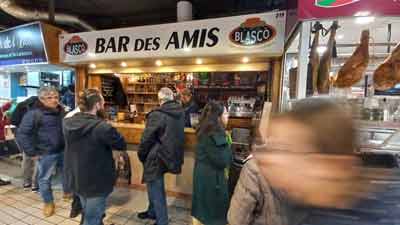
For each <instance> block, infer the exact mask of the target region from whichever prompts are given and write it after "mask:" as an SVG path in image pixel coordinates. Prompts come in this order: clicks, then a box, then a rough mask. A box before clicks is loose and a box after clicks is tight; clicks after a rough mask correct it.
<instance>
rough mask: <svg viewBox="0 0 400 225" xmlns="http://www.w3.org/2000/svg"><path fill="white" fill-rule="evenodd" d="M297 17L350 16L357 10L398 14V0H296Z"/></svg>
mask: <svg viewBox="0 0 400 225" xmlns="http://www.w3.org/2000/svg"><path fill="white" fill-rule="evenodd" d="M298 9H299V19H301V20H308V19H325V18H326V19H328V18H337V17H351V16H354V15H355V14H356V13H358V12H366V11H367V12H370V13H371V14H372V15H375V16H398V15H400V1H399V0H298Z"/></svg>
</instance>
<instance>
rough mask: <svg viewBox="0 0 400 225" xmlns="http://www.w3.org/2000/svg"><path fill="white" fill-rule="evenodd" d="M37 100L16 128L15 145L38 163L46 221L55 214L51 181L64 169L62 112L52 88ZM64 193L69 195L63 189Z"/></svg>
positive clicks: (54, 90)
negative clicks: (55, 171) (33, 107)
mask: <svg viewBox="0 0 400 225" xmlns="http://www.w3.org/2000/svg"><path fill="white" fill-rule="evenodd" d="M38 97H39V102H38V103H37V104H38V105H37V107H35V109H32V110H30V111H28V112H27V113H26V114H25V115H24V117H23V119H22V121H21V123H20V125H19V127H18V132H17V141H18V144H19V145H21V149H23V151H24V153H25V154H26V155H27V156H29V157H33V158H36V159H37V160H38V162H37V163H38V181H39V192H40V195H41V196H42V199H43V201H44V203H45V205H44V208H43V214H44V216H46V217H49V216H52V215H53V214H54V211H55V205H54V197H53V193H52V190H51V178H52V176H53V174H54V170H55V169H60V170H59V171H62V168H63V151H64V137H63V133H62V118H63V117H64V111H63V108H62V107H61V106H60V105H59V94H58V91H57V90H56V89H55V88H53V87H43V88H41V89H40V90H39V92H38ZM64 192H66V193H69V191H68V190H67V188H65V187H64Z"/></svg>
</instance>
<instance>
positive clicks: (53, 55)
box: [41, 23, 63, 64]
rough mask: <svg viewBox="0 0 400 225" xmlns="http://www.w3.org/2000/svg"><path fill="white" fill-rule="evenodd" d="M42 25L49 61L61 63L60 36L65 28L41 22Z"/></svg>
mask: <svg viewBox="0 0 400 225" xmlns="http://www.w3.org/2000/svg"><path fill="white" fill-rule="evenodd" d="M41 26H42V32H43V38H44V43H45V48H46V52H47V57H48V60H49V63H50V64H60V50H59V49H60V48H59V40H58V36H59V35H60V34H61V33H62V32H63V30H62V29H60V28H57V27H54V26H51V25H49V24H46V23H41Z"/></svg>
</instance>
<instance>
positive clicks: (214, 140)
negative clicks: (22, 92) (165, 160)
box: [192, 102, 232, 225]
mask: <svg viewBox="0 0 400 225" xmlns="http://www.w3.org/2000/svg"><path fill="white" fill-rule="evenodd" d="M225 118H226V117H224V107H223V106H222V105H221V104H219V103H216V102H210V103H208V104H207V105H206V106H205V107H204V109H203V112H202V115H201V117H200V124H199V127H198V128H197V139H198V143H197V148H196V159H195V166H194V172H193V196H192V216H193V217H194V218H195V219H196V220H195V223H196V222H197V221H198V222H200V223H202V224H204V225H226V224H227V220H226V215H227V212H228V207H229V194H228V183H227V178H226V176H225V169H226V168H228V167H229V166H230V164H231V162H232V152H231V150H230V145H229V143H228V139H227V136H226V133H225V128H224V126H225V125H226V123H227V121H226V119H225ZM198 222H197V223H198Z"/></svg>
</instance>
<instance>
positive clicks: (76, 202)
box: [69, 196, 83, 218]
mask: <svg viewBox="0 0 400 225" xmlns="http://www.w3.org/2000/svg"><path fill="white" fill-rule="evenodd" d="M81 213H82V205H81V201H80V199H79V197H77V196H74V197H73V201H72V204H71V212H70V214H69V218H75V217H77V216H79V214H81ZM82 216H83V215H82Z"/></svg>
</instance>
